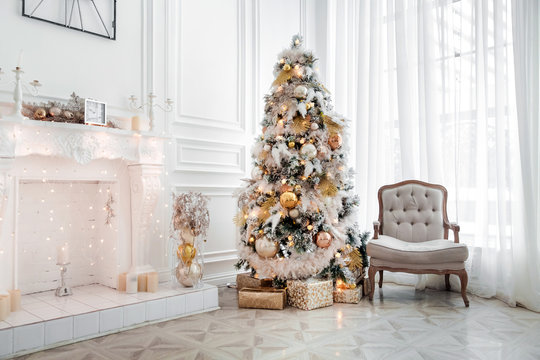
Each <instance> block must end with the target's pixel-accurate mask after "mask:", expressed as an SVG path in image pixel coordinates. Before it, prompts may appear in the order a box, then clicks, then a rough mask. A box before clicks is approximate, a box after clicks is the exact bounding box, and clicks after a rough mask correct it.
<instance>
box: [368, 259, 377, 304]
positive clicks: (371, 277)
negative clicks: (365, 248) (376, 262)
mask: <svg viewBox="0 0 540 360" xmlns="http://www.w3.org/2000/svg"><path fill="white" fill-rule="evenodd" d="M376 272H377V269H375V268H374V267H372V266H370V267H369V270H368V280H369V284H370V285H371V286H370V291H369V300H373V294H374V293H375V273H376Z"/></svg>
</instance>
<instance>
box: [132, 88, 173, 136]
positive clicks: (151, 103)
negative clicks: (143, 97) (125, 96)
mask: <svg viewBox="0 0 540 360" xmlns="http://www.w3.org/2000/svg"><path fill="white" fill-rule="evenodd" d="M156 98H157V96H156V95H154V93H153V92H150V93H148V101H147V102H145V103H141V104H140V105H137V98H136V97H135V95H131V96H130V97H129V107H130V108H131V109H132V110H142V109H144V107H147V109H148V119H149V120H150V124H149V127H150V131H152V130H153V129H154V118H155V114H154V108H155V107H157V108H159V109H161V110H163V111H164V112H171V111H172V110H173V106H172V105H173V103H174V101H172V100H171V99H169V98H167V100H165V104H163V106H162V105H159V104H156V103H155V99H156Z"/></svg>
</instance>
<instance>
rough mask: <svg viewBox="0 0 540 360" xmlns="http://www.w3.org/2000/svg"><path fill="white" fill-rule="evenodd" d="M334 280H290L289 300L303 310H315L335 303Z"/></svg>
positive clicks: (288, 284)
mask: <svg viewBox="0 0 540 360" xmlns="http://www.w3.org/2000/svg"><path fill="white" fill-rule="evenodd" d="M333 288H334V285H333V282H332V280H318V279H313V278H311V279H307V280H288V281H287V299H288V300H287V301H288V303H289V305H291V306H294V307H297V308H299V309H302V310H313V309H318V308H321V307H325V306H330V305H332V304H333V300H332V290H333Z"/></svg>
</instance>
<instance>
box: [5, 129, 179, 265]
mask: <svg viewBox="0 0 540 360" xmlns="http://www.w3.org/2000/svg"><path fill="white" fill-rule="evenodd" d="M25 134H28V132H23V129H22V128H21V127H17V128H16V129H15V130H14V131H13V133H12V134H11V136H12V137H13V138H14V139H17V138H18V141H17V142H18V143H27V144H31V143H36V141H26V140H27V139H25V136H24V135H25ZM35 135H36V136H38V137H42V136H43V135H46V136H47V138H49V139H50V137H51V132H50V131H48V130H36V131H35ZM104 135H105V136H108V134H104ZM133 136H134V137H135V138H137V137H140V134H133ZM105 140H106V139H105ZM47 141H51V140H47ZM47 141H45V142H44V141H39V142H38V143H41V144H43V145H41V146H40V147H39V148H38V149H36V148H32V147H31V146H26V147H25V148H23V150H26V151H25V153H24V154H25V155H32V154H44V155H50V154H51V148H50V147H49V145H47ZM149 141H150V143H151V145H152V147H154V148H155V147H156V146H157V141H156V139H155V138H152V139H150V140H149ZM168 143H169V145H170V144H172V142H171V141H169V142H168ZM100 155H101V157H102V158H111V159H112V158H113V157H112V155H111V153H109V152H107V151H105V150H101V154H100ZM163 158H165V155H164V154H162V159H163ZM74 172H76V170H75V171H74ZM27 173H28V169H27V168H23V174H24V176H26V175H27ZM41 173H42V176H41V177H40V179H41V182H42V183H44V184H45V183H48V184H49V188H48V192H49V193H55V187H54V184H55V181H49V180H48V178H47V170H46V169H45V168H43V169H42V170H41ZM55 173H56V174H58V173H59V169H58V168H57V169H56V170H55ZM101 174H102V175H106V174H107V170H102V171H101ZM166 175H168V174H167V173H166ZM7 176H8V177H9V178H11V177H12V175H11V174H8V175H7ZM113 177H114V178H117V177H118V175H117V173H114V174H113ZM69 186H70V187H73V183H70V184H69ZM101 190H102V189H101V188H100V189H99V191H100V192H101ZM161 190H162V194H163V193H164V190H165V188H164V187H162V188H161ZM107 191H108V192H109V191H110V189H108V190H107ZM0 196H2V200H3V201H4V202H7V200H8V197H7V194H0ZM115 196H116V197H118V193H115ZM162 199H163V196H162ZM40 202H41V203H42V204H43V203H45V199H44V198H42V199H41V200H40ZM66 207H68V208H69V207H70V204H69V203H68V204H66ZM164 208H165V210H166V211H167V209H168V204H167V203H165V205H164ZM105 211H106V212H109V211H110V210H107V209H106V208H105ZM19 214H20V211H18V214H17V215H19ZM48 214H49V222H56V218H55V217H54V210H53V209H49V211H48ZM3 220H4V219H3V217H2V216H1V214H0V225H1V223H2V222H3ZM155 223H156V225H155V226H154V227H153V229H152V235H153V236H157V237H159V238H160V239H163V238H164V229H163V226H162V225H161V224H160V220H159V219H156V220H155ZM108 225H109V226H110V227H112V222H111V223H110V224H108ZM68 227H70V228H71V224H69V223H68ZM57 229H59V230H60V231H61V232H62V233H64V232H65V224H59V225H58V227H57ZM81 230H84V228H82V229H81ZM113 230H114V232H116V233H117V232H118V228H116V227H115V228H114V229H113ZM11 237H12V238H14V237H15V232H12V234H11ZM56 240H57V241H55V240H53V236H52V234H50V235H47V236H45V241H47V242H51V241H53V242H57V243H61V240H59V239H56ZM104 242H105V241H104V239H103V238H100V241H99V242H98V246H94V245H92V244H87V245H88V248H89V249H92V248H94V249H96V248H97V249H101V245H102V244H104ZM67 243H68V242H67V241H64V245H66V244H67ZM60 246H61V245H60ZM48 249H54V247H48ZM112 251H113V252H115V251H116V247H113V249H112ZM23 252H24V253H27V252H28V249H27V248H25V249H23ZM4 254H5V250H4V248H0V256H3V255H4ZM45 256H46V258H47V261H48V262H50V263H51V264H53V263H54V264H55V263H56V256H53V255H52V253H48V254H46V255H45ZM165 256H168V254H167V252H166V253H165ZM100 258H101V259H103V256H100ZM94 264H95V261H93V260H90V265H91V266H93V265H94ZM117 266H120V265H117Z"/></svg>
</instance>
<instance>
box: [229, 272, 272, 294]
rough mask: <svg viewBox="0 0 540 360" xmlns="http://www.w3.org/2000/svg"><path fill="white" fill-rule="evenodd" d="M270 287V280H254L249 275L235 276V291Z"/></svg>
mask: <svg viewBox="0 0 540 360" xmlns="http://www.w3.org/2000/svg"><path fill="white" fill-rule="evenodd" d="M260 287H267V288H268V287H272V279H255V278H254V277H252V276H251V275H249V274H238V275H236V289H237V290H238V291H240V290H242V289H244V288H252V289H255V288H260Z"/></svg>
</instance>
